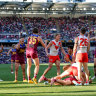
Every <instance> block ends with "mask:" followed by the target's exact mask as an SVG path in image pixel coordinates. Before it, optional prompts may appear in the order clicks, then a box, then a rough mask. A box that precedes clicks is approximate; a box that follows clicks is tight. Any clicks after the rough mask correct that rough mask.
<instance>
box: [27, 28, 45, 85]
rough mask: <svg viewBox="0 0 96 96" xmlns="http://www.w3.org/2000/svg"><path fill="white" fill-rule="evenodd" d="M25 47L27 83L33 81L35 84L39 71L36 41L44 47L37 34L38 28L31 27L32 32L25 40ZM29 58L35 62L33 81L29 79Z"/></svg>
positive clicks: (30, 62) (30, 63)
mask: <svg viewBox="0 0 96 96" xmlns="http://www.w3.org/2000/svg"><path fill="white" fill-rule="evenodd" d="M27 42H28V43H27V49H26V58H27V76H28V83H33V82H34V83H35V84H37V79H36V78H37V74H38V72H39V58H38V54H37V47H38V43H39V42H40V43H41V44H42V46H43V47H44V48H45V47H46V46H45V44H44V43H43V40H42V38H40V36H39V35H38V29H37V28H34V29H33V34H31V36H30V37H29V38H28V41H27ZM31 58H32V60H33V62H34V64H35V69H34V77H33V79H32V80H33V81H32V80H31V77H30V73H31V65H32V61H31Z"/></svg>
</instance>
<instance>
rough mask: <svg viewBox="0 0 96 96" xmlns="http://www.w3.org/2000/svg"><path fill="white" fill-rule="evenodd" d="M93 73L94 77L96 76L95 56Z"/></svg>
mask: <svg viewBox="0 0 96 96" xmlns="http://www.w3.org/2000/svg"><path fill="white" fill-rule="evenodd" d="M94 75H95V78H96V58H94Z"/></svg>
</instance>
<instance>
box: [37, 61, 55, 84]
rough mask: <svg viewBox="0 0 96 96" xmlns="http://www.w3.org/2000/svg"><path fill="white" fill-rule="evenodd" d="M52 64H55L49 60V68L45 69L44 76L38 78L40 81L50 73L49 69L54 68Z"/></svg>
mask: <svg viewBox="0 0 96 96" xmlns="http://www.w3.org/2000/svg"><path fill="white" fill-rule="evenodd" d="M52 65H53V63H52V62H49V66H48V68H47V69H45V71H44V73H43V75H42V76H41V77H40V79H39V80H38V82H39V83H40V82H41V81H43V80H44V76H45V75H46V74H47V73H48V71H49V70H50V69H51V68H52Z"/></svg>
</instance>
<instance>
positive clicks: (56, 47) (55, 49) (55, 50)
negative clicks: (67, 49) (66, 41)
mask: <svg viewBox="0 0 96 96" xmlns="http://www.w3.org/2000/svg"><path fill="white" fill-rule="evenodd" d="M60 44H61V42H60V41H58V42H56V41H55V40H52V46H51V47H50V55H51V56H57V55H58V52H59V48H60Z"/></svg>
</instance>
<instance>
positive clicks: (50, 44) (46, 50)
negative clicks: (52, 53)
mask: <svg viewBox="0 0 96 96" xmlns="http://www.w3.org/2000/svg"><path fill="white" fill-rule="evenodd" d="M51 46H52V41H51V42H49V44H48V45H47V46H46V48H45V52H46V54H47V56H49V53H48V48H50V47H51Z"/></svg>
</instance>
